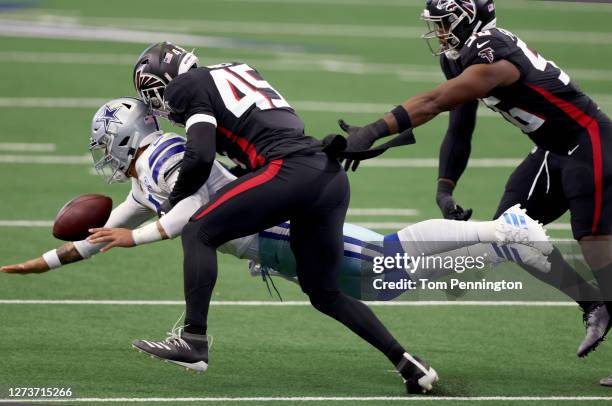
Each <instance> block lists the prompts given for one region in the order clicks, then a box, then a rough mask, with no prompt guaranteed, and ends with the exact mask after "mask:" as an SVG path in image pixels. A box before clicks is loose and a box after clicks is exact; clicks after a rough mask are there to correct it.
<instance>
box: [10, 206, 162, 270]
mask: <svg viewBox="0 0 612 406" xmlns="http://www.w3.org/2000/svg"><path fill="white" fill-rule="evenodd" d="M152 215H153V213H151V212H150V211H149V209H147V208H146V207H144V206H141V205H140V204H138V203H136V201H134V199H133V198H132V196H128V198H127V199H126V200H125V201H124V202H122V203H121V204H120V205H118V206H117V207H115V208H114V209H113V211H112V212H111V215H110V217H109V218H108V221H107V222H106V226H108V227H121V226H125V227H132V226H134V227H135V226H137V225H139V224H141V223H142V222H143V221H145V220H147V219H148V218H150V217H151V216H152ZM102 247H103V245H102V244H93V243H90V242H89V241H87V240H82V241H75V242H68V243H66V244H63V245H61V246H60V247H58V248H57V249H53V250H51V251H48V252H46V253H45V254H43V255H42V256H40V257H38V258H34V259H31V260H29V261H26V262H22V263H19V264H13V265H6V266H3V267H0V272H4V273H12V274H30V273H44V272H47V271H49V270H51V269H55V268H59V267H61V266H64V265H68V264H71V263H74V262H78V261H81V260H84V259H88V258H90V257H91V256H93V255H95V254H97V253H98V252H99V251H100V249H101V248H102Z"/></svg>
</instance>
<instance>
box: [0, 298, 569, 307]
mask: <svg viewBox="0 0 612 406" xmlns="http://www.w3.org/2000/svg"><path fill="white" fill-rule="evenodd" d="M210 303H211V305H212V306H247V307H260V306H261V307H269V306H272V307H278V306H310V305H311V304H310V302H309V301H306V300H303V301H301V300H293V301H291V300H289V301H284V302H272V301H260V300H238V301H232V300H228V301H216V300H213V301H212V302H210ZM0 304H4V305H76V306H81V305H105V306H183V305H185V302H184V301H182V300H20V299H3V300H0ZM368 305H372V306H388V307H389V306H390V307H396V306H397V307H404V306H537V307H568V306H575V305H576V303H575V302H546V301H453V302H447V301H420V302H407V301H390V302H368Z"/></svg>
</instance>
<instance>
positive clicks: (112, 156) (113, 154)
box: [89, 97, 161, 183]
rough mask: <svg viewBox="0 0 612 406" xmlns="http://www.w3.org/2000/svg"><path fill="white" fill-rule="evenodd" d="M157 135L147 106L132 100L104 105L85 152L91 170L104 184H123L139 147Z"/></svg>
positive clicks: (156, 126) (114, 101)
mask: <svg viewBox="0 0 612 406" xmlns="http://www.w3.org/2000/svg"><path fill="white" fill-rule="evenodd" d="M160 135H161V131H159V124H158V122H157V119H156V118H155V117H153V116H152V115H151V114H150V111H149V108H148V106H147V105H146V104H145V103H144V102H142V101H141V100H139V99H135V98H133V97H121V98H118V99H113V100H111V101H109V102H107V103H105V104H104V105H103V106H102V107H100V108H99V109H98V111H97V112H96V114H95V115H94V117H93V120H92V122H91V135H90V140H89V141H90V142H89V151H90V152H91V155H92V157H93V161H94V168H95V169H96V171H97V172H98V174H99V175H100V176H102V177H103V178H104V179H105V180H106V181H107V182H108V183H113V182H124V181H126V180H127V179H128V176H127V170H128V168H129V167H130V164H131V163H132V160H133V159H134V155H135V154H136V151H137V150H138V148H139V147H141V146H144V145H147V144H149V143H151V142H152V141H153V140H154V139H155V138H157V137H158V136H160Z"/></svg>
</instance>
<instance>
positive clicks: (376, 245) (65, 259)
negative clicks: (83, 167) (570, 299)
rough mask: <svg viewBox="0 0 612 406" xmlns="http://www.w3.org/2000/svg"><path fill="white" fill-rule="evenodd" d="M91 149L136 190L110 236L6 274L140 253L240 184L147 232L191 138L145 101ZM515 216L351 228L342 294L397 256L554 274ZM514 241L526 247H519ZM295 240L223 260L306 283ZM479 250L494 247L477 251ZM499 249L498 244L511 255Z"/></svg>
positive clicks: (215, 175)
mask: <svg viewBox="0 0 612 406" xmlns="http://www.w3.org/2000/svg"><path fill="white" fill-rule="evenodd" d="M90 150H91V152H92V155H93V156H94V166H95V168H96V170H97V171H98V172H99V174H100V175H102V176H103V177H104V178H105V180H107V181H108V182H121V181H127V180H131V182H132V188H131V190H130V193H129V194H128V196H127V198H126V199H125V201H124V202H122V203H121V204H119V205H118V206H117V207H116V208H115V209H114V210H113V211H112V213H111V216H110V218H109V220H108V221H107V224H106V225H105V227H104V228H102V229H98V230H94V234H93V235H92V236H91V237H89V238H88V239H87V240H83V241H77V242H74V243H67V244H64V245H63V246H61V247H59V248H58V249H55V250H51V251H49V252H47V253H45V254H44V255H43V256H42V257H39V258H36V259H32V260H30V261H27V262H24V263H22V264H15V265H8V266H4V267H2V268H0V271H2V272H6V273H17V274H25V273H41V272H45V271H47V270H49V269H52V268H57V267H60V266H62V265H66V264H70V263H73V262H77V261H80V260H83V259H86V258H89V257H91V256H92V255H95V254H97V253H98V252H100V251H101V250H103V251H107V250H108V249H110V248H112V247H114V246H123V247H131V246H135V245H141V244H146V243H151V242H154V241H159V240H162V239H167V238H173V237H176V236H178V235H180V233H181V231H182V229H183V228H184V227H185V225H186V224H187V223H188V221H189V218H190V217H191V216H192V215H193V213H195V212H196V210H197V209H198V208H199V207H200V206H202V205H204V204H205V203H207V202H208V201H209V199H210V196H211V195H214V194H216V193H217V192H218V191H219V190H222V189H223V188H224V187H225V186H226V185H227V184H229V183H231V182H232V181H234V180H235V179H236V178H235V176H233V175H232V174H231V173H230V172H228V171H227V170H226V169H225V167H223V166H222V165H221V164H220V163H218V162H215V163H214V166H213V168H212V169H211V175H210V177H209V178H208V180H207V182H206V183H205V184H204V185H203V186H202V187H201V188H200V189H199V190H198V191H197V192H196V193H194V194H193V195H191V196H189V197H187V198H186V199H183V200H181V201H179V202H178V203H177V204H176V205H175V206H174V207H173V208H172V209H171V210H170V211H169V212H168V213H165V214H164V215H163V216H161V218H160V219H159V220H157V221H155V222H152V223H149V224H145V225H143V226H140V227H138V226H139V225H141V224H142V223H143V222H145V221H147V220H150V219H152V218H156V215H157V214H158V213H159V208H160V202H161V201H164V200H165V199H167V197H168V196H169V195H170V193H171V191H172V189H173V187H174V184H175V183H176V179H177V176H178V173H177V172H178V169H177V167H178V165H179V164H180V162H181V161H182V159H183V158H184V154H185V139H184V138H183V137H181V136H178V135H176V134H172V133H165V134H164V133H162V132H161V131H159V126H158V124H157V120H156V118H155V117H152V116H150V115H149V114H148V108H147V106H146V105H145V104H144V103H143V102H141V101H140V100H137V99H133V98H128V97H124V98H119V99H115V100H112V101H109V102H108V103H106V104H105V105H104V106H102V107H101V108H100V109H99V110H98V112H97V113H96V114H95V115H94V118H93V120H92V127H91V141H90ZM507 214H508V215H510V216H517V218H522V219H524V221H525V222H526V224H527V225H528V227H527V228H519V227H516V226H515V225H514V224H513V222H512V221H509V222H508V221H505V217H506V216H502V217H501V218H500V219H498V220H496V221H490V222H456V221H449V220H429V221H424V222H421V223H417V224H414V225H412V226H408V227H406V228H404V229H402V230H400V231H398V232H397V233H393V234H390V235H387V236H383V235H381V234H378V233H376V232H374V231H371V230H368V229H365V228H362V227H358V226H355V225H351V224H345V225H344V236H343V240H344V255H343V258H342V263H341V266H340V274H339V276H338V283H339V286H340V289H341V290H342V291H343V292H345V293H346V294H347V295H350V296H352V297H355V298H357V299H364V297H363V293H364V292H363V291H362V282H363V278H364V274H363V270H364V266H366V267H367V266H370V267H371V262H372V257H373V256H377V255H382V254H383V253H385V254H389V252H388V250H389V247H391V248H392V249H399V250H402V251H403V252H407V253H410V254H416V255H419V254H421V255H422V254H425V255H436V254H443V255H445V256H479V255H483V256H484V257H486V258H488V260H489V261H490V262H502V261H506V260H511V261H515V262H526V263H529V264H531V265H532V266H534V267H538V268H539V269H540V270H541V272H544V273H545V272H547V271H548V262H547V260H546V258H545V256H544V255H542V253H541V251H540V249H544V250H547V249H548V244H544V245H543V246H538V249H536V248H533V247H532V246H530V245H537V242H538V241H541V240H542V239H545V234H544V232H543V230H542V228H541V227H540V226H538V225H537V224H536V223H535V222H533V221H531V220H530V219H529V218H527V217H525V216H523V214H522V213H521V211H520V210H517V209H516V208H513V209H511V210H508V213H507ZM151 234H154V235H157V237H156V238H148V237H147V235H151ZM513 239H518V240H520V241H522V242H523V243H524V244H515V243H513V241H515V240H513ZM289 241H290V228H289V224H288V223H280V224H278V225H277V226H275V227H272V228H269V229H267V230H264V231H261V232H259V233H256V234H252V235H249V236H245V237H243V238H239V239H235V240H231V241H229V242H227V243H226V244H223V245H221V246H220V247H219V251H221V252H224V253H228V254H231V255H233V256H235V257H237V258H243V259H248V260H251V261H254V262H256V263H258V264H260V265H261V267H262V268H264V269H265V270H266V272H270V271H272V272H275V273H277V274H279V275H281V276H284V277H286V278H289V279H291V280H294V281H297V280H296V276H297V273H296V264H295V257H294V255H293V252H292V250H291V248H290V245H289ZM396 241H401V245H397V244H393V242H396ZM432 241H436V242H435V243H432ZM478 241H487V243H480V244H474V243H475V242H478ZM491 241H496V242H497V243H499V245H502V247H501V248H500V247H499V246H498V245H496V244H495V243H491ZM525 244H526V245H525ZM451 250H454V251H451ZM449 251H450V252H449ZM425 272H426V273H424V274H415V275H413V277H415V278H420V277H427V278H435V277H436V275H438V276H439V275H444V274H448V271H444V270H440V271H439V272H436V271H434V270H427V271H425ZM406 275H407V273H406V270H401V276H406ZM384 277H385V279H389V280H393V279H397V278H398V275H395V274H393V273H390V274H386V275H384ZM378 293H380V295H376V296H370V297H367V299H377V300H383V299H384V300H389V299H391V298H393V297H395V296H396V295H398V294H400V293H402V292H401V291H394V292H384V291H383V292H378ZM177 337H178V336H176V335H174V336H171V337H170V341H173V340H177V339H178V338H177ZM161 343H166V342H160V344H159V345H162V344H161ZM141 344H142V345H145V346H146V345H147V344H146V342H145V341H143V342H140V341H138V342H137V343H136V345H141ZM174 361H176V363H179V364H181V365H186V366H188V367H189V368H192V369H196V370H203V369H205V368H206V367H207V365H206V364H202V363H200V362H196V363H187V362H183V361H181V360H174ZM174 361H173V362H174Z"/></svg>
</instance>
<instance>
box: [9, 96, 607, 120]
mask: <svg viewBox="0 0 612 406" xmlns="http://www.w3.org/2000/svg"><path fill="white" fill-rule="evenodd" d="M591 97H592V98H593V99H594V100H595V101H596V102H597V103H598V104H599V105H600V106H603V107H604V108H606V107H608V106H610V107H612V95H607V94H592V95H591ZM107 101H108V100H107V99H98V98H68V97H0V107H5V108H88V109H89V108H92V109H93V108H98V107H100V106H101V105H102V104H104V103H106V102H107ZM290 104H291V105H292V106H293V107H294V108H295V109H296V110H297V111H298V112H299V111H313V112H321V113H352V114H356V113H364V114H365V113H372V114H375V113H379V114H382V113H383V112H385V111H388V110H389V109H390V108H391V107H393V105H392V104H387V103H359V102H356V103H355V102H331V101H320V100H316V101H313V100H299V101H295V100H294V101H291V102H290ZM478 116H479V117H487V118H488V117H499V114H498V113H496V112H494V111H492V110H489V109H485V108H480V109H478Z"/></svg>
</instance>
